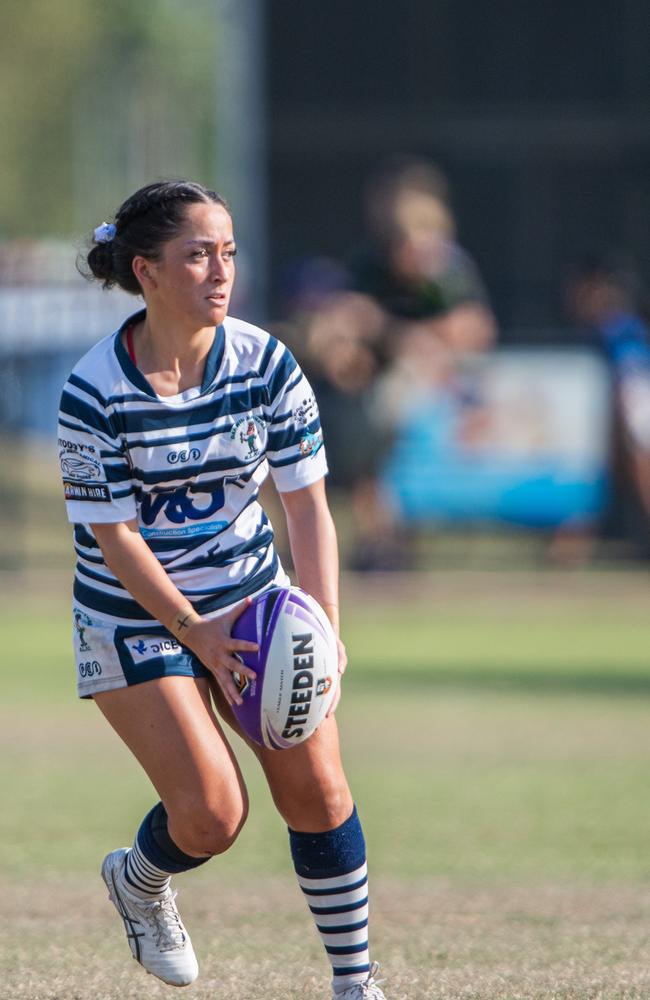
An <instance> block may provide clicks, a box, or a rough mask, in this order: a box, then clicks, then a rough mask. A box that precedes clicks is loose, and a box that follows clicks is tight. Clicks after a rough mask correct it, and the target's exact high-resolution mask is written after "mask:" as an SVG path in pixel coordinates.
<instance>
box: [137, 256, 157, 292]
mask: <svg viewBox="0 0 650 1000" xmlns="http://www.w3.org/2000/svg"><path fill="white" fill-rule="evenodd" d="M131 267H132V268H133V273H134V274H135V276H136V278H137V279H138V281H139V282H140V285H141V287H142V290H143V291H145V290H147V289H149V290H151V289H153V288H155V287H156V276H155V268H154V266H153V264H152V262H151V261H150V260H147V258H146V257H134V258H133V260H132V261H131Z"/></svg>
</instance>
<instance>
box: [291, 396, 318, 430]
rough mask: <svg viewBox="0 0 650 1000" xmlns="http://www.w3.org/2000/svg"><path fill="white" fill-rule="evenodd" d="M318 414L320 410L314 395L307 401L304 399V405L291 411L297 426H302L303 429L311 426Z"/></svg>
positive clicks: (308, 397) (301, 404)
mask: <svg viewBox="0 0 650 1000" xmlns="http://www.w3.org/2000/svg"><path fill="white" fill-rule="evenodd" d="M317 413H318V409H317V406H316V397H315V396H314V395H313V393H312V395H311V396H307V398H306V399H303V401H302V403H300V404H299V405H298V406H296V407H294V409H293V410H292V411H291V414H292V416H293V419H294V420H295V422H296V423H297V424H302V426H303V427H306V426H307V424H310V423H311V422H312V420H313V419H314V417H315V416H316V414H317Z"/></svg>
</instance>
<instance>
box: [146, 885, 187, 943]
mask: <svg viewBox="0 0 650 1000" xmlns="http://www.w3.org/2000/svg"><path fill="white" fill-rule="evenodd" d="M175 899H176V893H175V892H170V893H169V895H168V896H165V897H164V898H163V899H153V900H152V901H151V902H148V903H147V904H146V906H145V907H143V909H144V915H145V918H146V920H147V923H148V924H149V926H150V927H151V929H152V930H153V932H154V939H155V942H156V947H157V948H158V949H159V950H160V951H173V950H174V949H176V948H182V947H183V945H184V944H185V931H184V930H183V925H182V923H181V918H180V915H179V912H178V910H177V909H176V904H175V903H174V900H175Z"/></svg>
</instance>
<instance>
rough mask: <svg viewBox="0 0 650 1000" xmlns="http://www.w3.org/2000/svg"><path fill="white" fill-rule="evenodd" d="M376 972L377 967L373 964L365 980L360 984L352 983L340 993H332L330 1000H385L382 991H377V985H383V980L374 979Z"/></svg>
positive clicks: (375, 963)
mask: <svg viewBox="0 0 650 1000" xmlns="http://www.w3.org/2000/svg"><path fill="white" fill-rule="evenodd" d="M378 972H379V965H378V964H377V962H373V963H372V965H371V966H370V972H369V973H368V978H367V979H364V981H363V982H362V983H354V985H353V986H349V987H348V988H347V990H343V992H342V993H332V1000H386V997H385V996H384V994H383V992H382V990H380V989H379V983H383V981H384V980H383V979H379V980H377V979H375V976H376V975H377V973H378Z"/></svg>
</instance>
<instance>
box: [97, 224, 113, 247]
mask: <svg viewBox="0 0 650 1000" xmlns="http://www.w3.org/2000/svg"><path fill="white" fill-rule="evenodd" d="M116 232H117V229H116V227H115V225H114V224H113V223H112V222H102V224H101V226H97V229H96V230H95V232H94V233H93V236H94V239H95V243H110V242H111V240H113V239H115V233H116Z"/></svg>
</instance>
